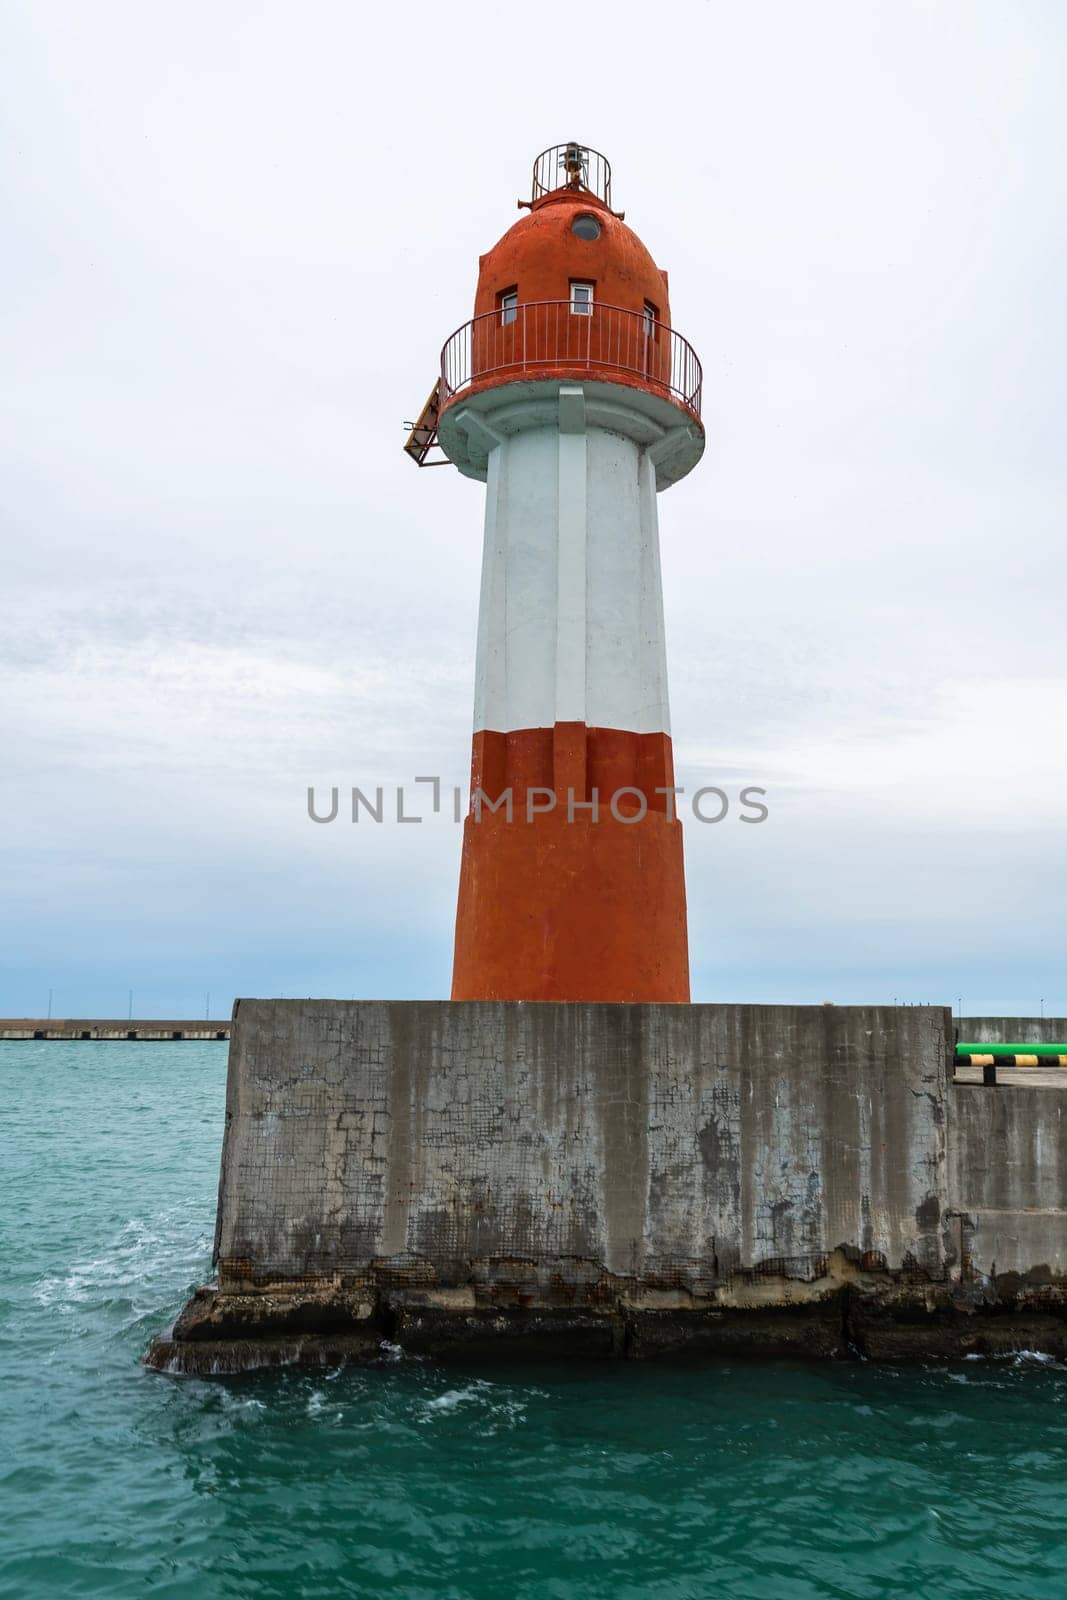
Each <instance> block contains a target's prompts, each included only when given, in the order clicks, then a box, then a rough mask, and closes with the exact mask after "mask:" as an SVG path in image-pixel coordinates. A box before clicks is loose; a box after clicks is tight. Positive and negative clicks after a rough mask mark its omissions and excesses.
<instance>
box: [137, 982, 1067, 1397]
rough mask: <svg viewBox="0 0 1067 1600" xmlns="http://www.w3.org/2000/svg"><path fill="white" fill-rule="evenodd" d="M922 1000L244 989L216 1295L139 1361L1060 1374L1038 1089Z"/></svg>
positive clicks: (227, 1366)
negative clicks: (338, 995) (667, 1000)
mask: <svg viewBox="0 0 1067 1600" xmlns="http://www.w3.org/2000/svg"><path fill="white" fill-rule="evenodd" d="M954 1035H955V1029H954V1025H953V1021H952V1017H951V1014H950V1012H949V1010H948V1009H947V1008H939V1007H900V1008H893V1007H885V1008H877V1007H846V1006H842V1007H837V1006H730V1005H585V1004H528V1003H524V1002H504V1001H500V1002H473V1001H472V1002H451V1003H449V1002H424V1003H418V1002H392V1003H391V1002H372V1001H367V1002H341V1001H269V1000H242V1001H239V1002H238V1004H237V1006H236V1007H235V1014H234V1028H233V1038H232V1042H231V1047H230V1061H229V1077H228V1089H227V1105H226V1126H225V1133H224V1140H223V1153H222V1170H221V1176H220V1184H219V1207H218V1219H217V1230H216V1240H215V1263H216V1267H217V1274H218V1275H217V1278H216V1280H215V1281H214V1282H213V1283H212V1284H209V1285H206V1286H204V1287H203V1288H202V1289H200V1290H198V1291H197V1292H196V1294H195V1295H194V1296H193V1298H192V1300H190V1302H189V1303H188V1304H187V1305H186V1307H185V1308H184V1310H183V1311H182V1312H181V1314H180V1316H179V1317H178V1319H177V1322H176V1323H175V1325H174V1327H173V1328H172V1329H171V1330H168V1332H167V1334H166V1335H165V1336H161V1337H160V1338H158V1339H157V1340H155V1341H154V1343H153V1345H152V1347H151V1348H150V1350H149V1353H148V1356H147V1360H148V1363H149V1365H151V1366H153V1367H156V1368H159V1369H164V1370H171V1371H186V1372H201V1373H204V1372H212V1371H218V1372H222V1371H237V1370H241V1369H242V1368H246V1367H252V1366H260V1365H268V1364H274V1363H282V1362H289V1361H303V1362H322V1361H335V1360H338V1359H354V1360H374V1359H378V1358H379V1356H380V1353H381V1350H382V1345H383V1341H387V1342H389V1343H400V1344H401V1345H403V1347H404V1348H405V1349H408V1350H411V1351H433V1352H436V1353H443V1352H448V1351H471V1350H477V1351H479V1352H488V1351H501V1352H503V1351H519V1350H521V1351H528V1350H531V1349H532V1350H535V1351H537V1352H538V1353H549V1352H560V1353H564V1354H571V1355H602V1356H627V1357H640V1356H653V1355H671V1354H679V1353H702V1354H705V1355H715V1354H720V1353H730V1354H737V1353H763V1352H765V1353H775V1354H780V1353H790V1352H792V1353H807V1354H812V1355H820V1356H841V1355H847V1354H849V1353H860V1354H865V1355H869V1356H875V1357H886V1358H898V1357H906V1356H916V1355H926V1354H934V1353H936V1354H941V1355H944V1354H964V1353H970V1352H973V1351H988V1352H992V1351H999V1350H1005V1349H1012V1348H1022V1347H1026V1348H1032V1349H1042V1350H1049V1351H1053V1352H1056V1353H1059V1354H1067V1210H1065V1209H1064V1192H1065V1182H1067V1127H1065V1124H1064V1116H1063V1111H1064V1108H1065V1107H1067V1098H1065V1097H1064V1096H1063V1095H1062V1094H1061V1093H1060V1092H1059V1090H1058V1089H1057V1088H1052V1089H1045V1088H1034V1089H1033V1090H1031V1091H1030V1092H1028V1093H1021V1092H1015V1091H1009V1092H1002V1091H1001V1090H999V1089H993V1088H987V1087H985V1086H983V1085H982V1084H981V1083H975V1084H972V1083H965V1082H960V1081H954V1080H953V1065H954V1063H953V1046H954Z"/></svg>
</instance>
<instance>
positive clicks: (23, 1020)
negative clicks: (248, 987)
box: [0, 1017, 230, 1044]
mask: <svg viewBox="0 0 1067 1600" xmlns="http://www.w3.org/2000/svg"><path fill="white" fill-rule="evenodd" d="M229 1037H230V1019H229V1017H226V1018H224V1019H220V1020H218V1021H214V1022H212V1021H209V1020H207V1019H202V1020H200V1021H197V1022H190V1021H189V1020H188V1019H186V1020H184V1021H176V1022H175V1021H159V1020H158V1019H156V1018H153V1019H151V1020H147V1021H146V1020H145V1019H144V1018H139V1017H128V1018H126V1019H124V1020H123V1019H118V1018H100V1017H82V1018H73V1019H71V1018H69V1017H0V1039H88V1040H93V1039H132V1040H136V1041H138V1042H141V1041H149V1042H156V1043H160V1044H162V1043H164V1042H173V1041H174V1040H176V1039H179V1040H180V1039H228V1038H229Z"/></svg>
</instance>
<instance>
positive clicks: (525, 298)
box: [406, 143, 704, 1001]
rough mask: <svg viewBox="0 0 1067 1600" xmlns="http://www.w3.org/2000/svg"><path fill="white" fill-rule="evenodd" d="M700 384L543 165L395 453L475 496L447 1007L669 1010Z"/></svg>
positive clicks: (599, 202)
mask: <svg viewBox="0 0 1067 1600" xmlns="http://www.w3.org/2000/svg"><path fill="white" fill-rule="evenodd" d="M522 204H524V203H523V202H520V205H522ZM700 385H701V373H700V364H699V362H698V361H697V358H696V356H695V354H694V352H693V350H692V349H691V347H690V346H689V344H688V343H687V342H686V341H685V340H684V339H682V338H681V337H680V336H679V335H678V334H677V333H675V332H674V330H673V328H672V325H671V312H670V304H669V301H668V295H667V274H666V273H665V272H663V271H661V270H660V268H658V267H657V266H656V265H655V262H654V261H653V259H652V257H651V255H650V254H649V252H648V250H647V249H646V248H645V246H644V245H643V244H642V242H641V240H640V239H639V238H638V237H637V235H636V234H635V233H634V232H633V231H632V230H631V229H630V228H628V227H627V226H626V224H625V222H624V221H623V215H622V213H621V212H617V211H614V210H612V203H611V173H610V168H609V166H608V163H607V161H606V160H605V159H604V158H603V157H602V156H600V155H598V154H597V153H596V152H595V151H592V150H589V149H587V148H586V147H584V146H581V145H578V144H574V143H571V144H566V145H557V146H555V147H554V148H553V149H551V150H547V151H545V152H544V153H543V154H542V155H541V156H539V157H538V159H537V161H536V162H535V164H534V173H533V194H532V199H531V201H530V202H529V210H528V214H527V215H526V216H524V217H522V218H521V219H520V220H519V221H518V222H516V223H515V225H514V227H512V228H510V229H509V230H508V232H507V233H505V235H504V237H503V238H502V239H500V240H499V242H498V243H497V244H495V245H494V246H493V248H492V249H491V250H490V251H489V252H488V254H487V255H484V256H482V258H481V261H480V269H479V274H478V288H477V292H476V295H475V304H474V317H473V320H472V321H470V322H468V323H466V324H464V326H463V327H461V328H460V329H459V330H458V331H457V332H456V333H454V334H453V335H452V337H451V338H450V339H449V340H448V342H447V344H446V345H445V347H444V350H443V352H442V359H441V377H440V383H439V386H438V388H437V389H435V391H434V395H433V396H432V398H431V401H430V403H429V405H428V406H427V409H426V411H425V412H424V413H423V416H422V417H421V418H420V420H419V423H418V424H417V425H416V427H415V429H414V430H413V432H412V434H411V437H410V438H409V440H408V444H407V446H406V448H407V449H408V451H409V453H411V454H412V455H413V456H414V457H415V458H416V459H417V460H419V461H420V462H421V461H423V460H425V459H426V457H427V455H428V452H429V448H430V446H431V444H432V443H433V442H435V441H434V430H435V429H436V442H439V444H440V446H441V449H442V450H443V451H444V453H445V455H446V456H447V457H448V459H449V460H451V461H453V462H454V463H455V465H456V466H457V467H458V468H459V470H460V471H461V472H462V473H464V474H465V475H466V476H467V477H471V478H478V479H481V480H482V481H484V482H485V484H486V507H485V547H484V555H483V559H482V590H481V608H480V615H479V623H478V652H477V668H476V679H475V703H474V748H473V760H472V766H471V791H472V802H471V814H470V815H469V816H468V818H467V820H466V823H465V824H464V837H463V858H462V867H461V872H460V886H459V907H458V913H457V917H456V948H455V966H454V971H453V983H452V998H453V999H455V1000H482V999H485V1000H489V999H493V1000H497V999H502V1000H615V1001H620V1000H621V1001H641V1000H644V1001H654V1000H659V1001H687V1000H688V999H689V957H688V941H687V933H686V906H685V875H684V866H683V859H682V825H681V823H680V821H678V819H677V816H676V814H675V812H676V808H675V804H674V795H673V793H672V790H673V788H674V767H673V759H672V753H671V730H670V715H669V711H668V701H667V667H666V653H665V643H664V628H663V599H662V590H661V583H660V555H659V527H658V519H657V514H656V497H657V494H658V493H659V492H660V491H661V490H663V489H666V488H668V487H669V486H670V485H671V484H672V483H676V482H677V481H678V479H679V478H681V477H683V476H684V475H685V474H686V473H687V472H689V471H691V470H692V468H693V467H694V466H695V465H696V464H697V462H698V461H699V460H700V457H701V454H702V452H703V449H704V430H703V427H702V425H701V421H700Z"/></svg>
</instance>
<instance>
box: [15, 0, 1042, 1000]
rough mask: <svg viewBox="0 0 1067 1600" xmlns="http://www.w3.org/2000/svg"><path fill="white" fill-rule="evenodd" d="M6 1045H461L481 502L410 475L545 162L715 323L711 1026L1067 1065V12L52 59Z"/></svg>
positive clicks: (18, 628) (309, 20) (104, 18)
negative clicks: (358, 1030) (56, 1018)
mask: <svg viewBox="0 0 1067 1600" xmlns="http://www.w3.org/2000/svg"><path fill="white" fill-rule="evenodd" d="M0 19H2V26H3V47H2V52H0V76H2V82H0V127H2V151H0V163H2V166H0V177H2V195H0V217H2V222H0V226H2V229H3V244H2V249H0V278H2V284H3V293H2V311H0V315H2V319H3V326H2V348H0V385H2V407H3V412H2V440H0V450H2V454H0V486H2V489H0V493H2V516H3V568H2V571H3V585H2V608H0V629H2V636H3V637H2V647H0V648H2V666H3V683H4V695H3V710H2V716H3V723H2V741H3V742H2V749H3V773H4V784H3V791H4V793H3V808H2V815H0V823H2V834H0V840H2V849H3V863H2V872H3V878H2V882H3V892H2V894H0V919H2V931H0V937H2V968H3V970H2V973H0V1013H4V1014H9V1015H10V1014H17V1015H21V1014H27V1013H29V1014H41V1013H43V1011H44V1009H45V1007H46V1004H47V998H48V990H49V988H50V987H51V988H52V989H53V990H54V999H53V1007H54V1012H55V1014H56V1015H70V1016H74V1015H79V1014H81V1015H90V1014H102V1015H107V1014H116V1013H118V1014H120V1015H124V1014H125V1012H126V1007H127V995H128V991H129V989H131V988H132V989H133V991H134V996H135V998H134V1009H135V1012H137V1013H139V1014H141V1015H149V1016H150V1015H152V1014H156V1015H167V1014H172V1015H174V1014H185V1013H192V1014H194V1015H195V1014H198V1013H199V1012H202V1010H203V1007H204V1000H205V994H206V993H207V992H208V991H210V992H211V995H212V1010H213V1012H215V1013H225V1012H228V1010H229V1006H230V1002H231V999H232V997H233V996H234V995H235V994H244V995H251V994H259V995H272V994H286V995H305V994H309V995H341V996H348V995H355V996H400V997H408V996H410V997H432V996H440V995H445V994H447V992H448V984H449V977H450V970H451V944H452V921H453V917H454V909H455V891H456V884H457V875H458V862H459V848H460V830H459V829H458V828H457V827H456V826H455V825H454V824H452V823H451V821H449V820H447V819H442V820H438V821H436V822H429V823H425V824H423V825H420V826H411V827H398V826H397V825H396V824H395V823H394V824H393V825H391V826H386V825H382V826H380V827H375V826H373V825H366V824H360V825H359V826H358V827H353V826H352V825H351V823H347V824H346V823H345V822H343V821H339V822H337V823H335V824H333V825H331V826H328V827H323V826H316V825H314V824H313V823H311V822H309V820H308V819H307V815H306V810H305V791H306V788H307V785H308V784H315V785H317V786H319V788H320V790H321V791H322V792H323V793H325V792H326V791H327V790H328V788H329V786H331V785H333V784H337V785H340V786H342V787H348V786H351V785H352V784H354V783H355V784H360V785H361V786H363V787H364V788H373V787H374V786H375V785H376V784H378V783H382V784H386V785H389V784H392V783H396V782H398V781H404V780H408V781H409V782H410V780H411V779H412V778H413V777H414V775H415V774H428V773H440V774H441V775H442V776H443V778H444V779H445V780H446V781H449V782H458V783H463V782H465V781H466V778H467V766H468V760H469V747H470V720H471V708H472V696H473V667H474V646H475V623H476V612H477V600H478V581H479V574H478V569H479V562H480V545H481V518H482V499H483V490H482V488H481V486H480V485H478V484H475V483H472V482H470V481H468V480H467V479H464V478H461V477H460V476H459V475H458V473H456V472H455V471H454V470H453V469H451V468H447V469H442V470H440V471H436V472H421V473H420V472H417V471H416V470H415V469H414V467H413V466H412V465H411V463H410V462H409V461H408V459H407V458H406V457H405V456H404V454H403V452H402V450H401V445H402V443H403V438H404V434H403V430H402V427H401V423H402V422H403V420H404V419H405V418H408V417H411V416H412V415H413V414H415V413H416V412H417V411H418V409H419V407H420V405H421V403H422V401H423V399H424V398H425V395H426V392H427V391H428V390H429V388H430V386H431V383H432V380H433V377H434V372H435V367H436V363H437V358H438V352H439V349H440V346H441V344H442V343H443V341H444V339H445V337H446V336H447V335H448V334H449V333H450V332H451V331H452V329H453V328H454V327H456V326H457V325H458V324H459V323H461V322H463V321H465V320H466V319H467V318H468V317H469V316H470V314H471V308H472V301H473V294H474V282H475V275H476V271H477V258H478V255H479V253H481V252H483V251H485V250H486V249H488V248H489V246H490V245H491V244H493V243H494V242H495V240H496V239H497V238H498V237H499V236H500V234H502V233H503V232H504V231H505V229H506V228H508V227H509V226H510V225H511V223H512V222H513V221H514V220H515V219H516V216H517V214H518V213H517V212H516V208H515V202H516V199H517V198H518V197H519V196H523V197H526V196H528V192H529V169H530V165H531V162H532V160H533V157H534V156H535V155H536V154H537V152H538V151H539V150H541V149H543V148H544V147H545V146H547V145H550V144H554V143H556V142H558V141H560V140H564V139H567V138H579V139H581V140H582V141H584V142H586V143H590V144H592V145H593V146H594V147H595V148H597V149H599V150H602V151H603V152H605V153H606V154H607V155H608V156H609V158H610V160H611V162H612V165H613V169H614V181H615V190H614V194H615V201H616V204H617V205H619V206H622V207H624V208H625V210H626V214H627V220H628V222H630V223H631V224H632V226H634V227H635V228H636V229H637V231H638V232H639V233H640V235H641V236H642V238H643V239H644V240H645V241H646V243H647V244H648V246H649V248H650V249H651V251H652V253H653V254H654V256H655V258H656V260H657V262H658V263H659V264H660V265H661V266H664V267H666V268H667V269H668V270H669V272H670V275H671V303H672V310H673V318H674V323H675V326H676V327H677V328H678V329H679V331H680V332H682V333H684V334H685V335H686V336H687V337H688V338H689V339H690V341H691V342H692V343H693V345H694V346H695V347H696V350H697V352H698V353H699V355H700V356H701V358H702V360H703V363H704V373H705V384H704V397H705V400H704V404H705V421H706V424H707V428H708V450H707V453H706V455H705V458H704V461H703V463H702V465H701V466H700V468H699V469H698V470H697V471H696V472H694V473H693V474H692V475H691V476H690V477H689V478H687V479H686V480H685V481H684V482H683V483H682V484H680V485H678V486H676V487H675V488H673V489H671V490H670V491H668V492H667V493H666V494H664V495H663V496H662V498H661V500H660V523H661V536H662V546H663V572H664V584H665V604H666V618H667V632H668V656H669V665H670V672H671V691H672V720H673V726H674V736H675V750H676V759H677V765H678V770H679V780H678V781H679V782H681V783H683V784H686V785H687V786H690V787H695V786H698V785H699V784H700V783H702V782H703V783H716V782H719V783H721V784H722V786H723V787H724V788H725V789H726V790H727V791H728V792H729V793H731V794H735V793H736V791H737V789H738V787H740V786H741V785H742V784H744V783H752V784H759V785H762V786H763V787H765V788H766V789H767V791H768V799H767V803H768V805H769V807H770V817H769V819H768V821H767V822H766V823H765V824H763V825H761V826H759V827H752V826H745V825H742V824H740V823H738V822H737V821H736V820H735V818H734V815H733V814H732V813H731V815H730V816H728V817H727V819H726V820H724V821H723V822H722V823H721V824H720V825H718V826H717V827H712V826H701V825H699V824H695V823H690V824H689V826H688V828H687V833H686V852H687V874H688V886H689V906H690V941H691V951H692V969H693V989H694V993H693V997H694V999H699V1000H720V999H721V1000H759V1001H774V1000H783V1001H786V1000H788V1001H813V1002H818V1001H822V1000H828V999H829V1000H835V1001H837V1002H839V1003H844V1002H849V1001H877V1002H891V1001H892V1000H893V999H894V998H895V997H896V998H900V999H908V1000H918V1001H931V1002H939V1003H943V1004H952V1005H955V1004H956V1000H957V997H958V996H962V997H963V1008H964V1011H965V1013H966V1012H974V1011H977V1010H980V1009H989V1010H1000V1009H1003V1010H1005V1011H1014V1012H1024V1013H1025V1012H1031V1011H1033V1012H1036V1011H1037V1009H1038V1006H1039V1002H1040V998H1041V997H1044V998H1045V1009H1046V1012H1049V1013H1053V1012H1058V1013H1059V1014H1065V1013H1067V971H1065V966H1064V960H1063V955H1064V937H1063V907H1064V903H1065V900H1067V871H1065V868H1067V837H1065V832H1064V827H1063V817H1064V794H1065V778H1067V739H1065V737H1064V735H1065V722H1067V718H1065V708H1067V647H1065V634H1067V626H1065V622H1064V579H1065V575H1067V554H1065V538H1064V532H1065V515H1064V513H1065V487H1067V467H1065V450H1064V438H1065V419H1067V404H1065V402H1067V318H1065V309H1064V299H1065V285H1067V259H1065V256H1067V252H1065V234H1067V223H1065V217H1067V205H1065V198H1067V197H1065V188H1067V176H1065V162H1064V149H1065V148H1067V81H1065V79H1067V74H1065V64H1067V12H1065V11H1064V9H1063V7H1062V6H1060V5H1058V4H1054V3H1048V4H1040V3H1008V0H1004V3H1002V4H998V5H989V4H979V3H974V0H968V3H962V0H961V3H945V4H940V5H934V4H921V5H918V4H909V3H906V0H893V3H891V4H862V3H856V0H848V3H842V4H829V3H823V0H806V3H805V4H803V5H797V4H795V3H792V0H790V3H780V4H754V5H751V6H741V5H738V4H736V3H733V0H731V3H720V0H706V3H673V4H671V3H668V4H666V5H662V6H659V7H657V8H655V9H654V10H653V11H652V12H650V11H649V9H648V8H647V7H646V6H627V5H625V4H619V3H615V4H610V5H606V4H598V3H595V0H586V3H585V4H583V5H581V6H579V7H571V8H562V9H561V8H558V7H557V8H548V9H546V10H545V11H544V12H542V13H540V14H537V15H536V16H535V15H534V14H532V13H529V12H528V11H521V10H520V11H515V12H512V11H510V10H509V9H508V8H507V7H501V6H489V5H472V4H466V5H465V4H455V3H453V4H450V5H448V6H443V7H430V6H423V5H417V4H416V5H408V6H381V7H377V6H376V7H366V6H356V5H354V4H350V3H348V4H327V3H307V4H303V5H299V6H297V5H294V4H292V3H285V4H251V3H246V0H245V3H242V0H227V3H225V4H222V5H220V4H218V3H217V0H216V3H212V4H203V3H185V4H183V5H182V6H180V7H175V6H173V5H163V4H161V3H155V0H124V3H121V4H120V3H116V0H91V3H78V0H27V3H25V4H13V3H10V0H7V3H3V4H2V5H0Z"/></svg>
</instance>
